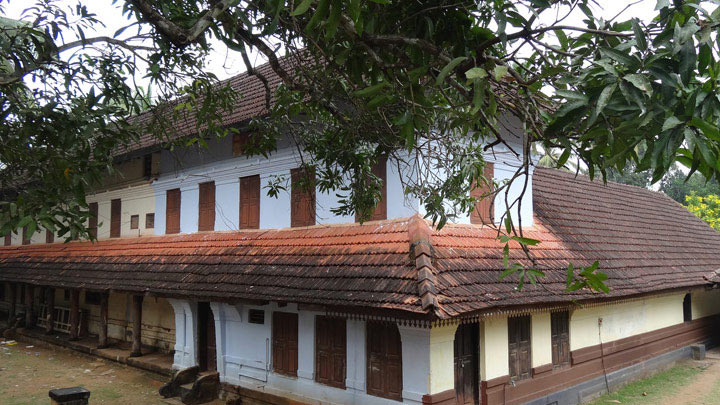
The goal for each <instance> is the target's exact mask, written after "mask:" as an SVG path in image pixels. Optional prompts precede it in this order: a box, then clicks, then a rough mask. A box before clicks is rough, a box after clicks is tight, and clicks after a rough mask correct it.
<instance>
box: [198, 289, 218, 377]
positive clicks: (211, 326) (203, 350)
mask: <svg viewBox="0 0 720 405" xmlns="http://www.w3.org/2000/svg"><path fill="white" fill-rule="evenodd" d="M198 363H199V365H200V370H202V371H208V370H212V371H215V370H217V348H216V343H215V318H214V317H213V314H212V309H210V304H209V303H207V302H200V303H198Z"/></svg>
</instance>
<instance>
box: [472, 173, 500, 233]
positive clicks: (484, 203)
mask: <svg viewBox="0 0 720 405" xmlns="http://www.w3.org/2000/svg"><path fill="white" fill-rule="evenodd" d="M483 175H484V176H485V178H486V179H488V180H489V181H492V179H493V178H494V177H495V165H494V164H493V163H490V162H487V163H485V169H484V170H483ZM491 187H492V186H491V185H488V184H482V185H480V186H479V187H475V188H473V189H472V191H470V196H471V197H475V198H476V199H478V201H477V202H476V204H475V209H474V210H473V211H472V212H471V213H470V223H472V224H492V223H493V221H494V217H495V212H494V211H495V204H494V200H495V199H494V198H493V196H487V197H486V198H482V196H483V195H485V194H487V193H489V192H491V191H492V188H491Z"/></svg>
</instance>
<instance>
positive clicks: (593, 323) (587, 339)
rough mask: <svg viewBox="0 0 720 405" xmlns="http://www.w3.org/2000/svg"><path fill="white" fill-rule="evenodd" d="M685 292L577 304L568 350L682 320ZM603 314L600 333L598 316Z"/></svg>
mask: <svg viewBox="0 0 720 405" xmlns="http://www.w3.org/2000/svg"><path fill="white" fill-rule="evenodd" d="M683 296H684V294H674V295H669V296H662V297H651V298H647V299H643V300H637V301H631V302H626V303H621V304H611V305H605V306H598V307H590V308H580V309H576V310H574V311H572V312H571V314H570V350H577V349H581V348H583V347H588V346H594V345H597V344H600V336H602V341H603V343H606V342H611V341H613V340H618V339H622V338H626V337H630V336H633V335H637V334H640V333H645V332H650V331H653V330H656V329H661V328H664V327H667V326H672V325H676V324H679V323H682V322H683V311H682V300H683ZM599 318H602V320H603V321H602V327H601V329H600V332H601V334H600V336H599V335H598V319H599Z"/></svg>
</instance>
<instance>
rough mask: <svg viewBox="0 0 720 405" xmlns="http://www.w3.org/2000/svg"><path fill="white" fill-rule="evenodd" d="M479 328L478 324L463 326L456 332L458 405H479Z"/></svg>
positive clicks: (456, 393)
mask: <svg viewBox="0 0 720 405" xmlns="http://www.w3.org/2000/svg"><path fill="white" fill-rule="evenodd" d="M479 334H480V331H479V328H478V324H477V323H469V324H462V325H460V326H458V328H457V331H455V348H454V351H455V397H456V399H457V403H458V404H478V403H479V398H480V396H479V393H480V390H479V389H478V381H479V380H480V374H479V373H478V357H479V352H478V348H479V344H478V340H479Z"/></svg>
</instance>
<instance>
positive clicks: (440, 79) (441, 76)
mask: <svg viewBox="0 0 720 405" xmlns="http://www.w3.org/2000/svg"><path fill="white" fill-rule="evenodd" d="M466 59H467V56H459V57H457V58H455V59H453V60H451V61H450V62H449V63H448V64H447V65H445V67H444V68H442V70H441V71H440V74H438V77H437V79H436V80H435V84H437V85H438V86H440V85H441V84H442V83H443V82H444V81H445V78H446V77H447V75H448V74H450V72H452V71H453V69H455V68H456V67H457V66H458V65H459V64H460V63H462V62H463V61H464V60H466Z"/></svg>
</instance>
